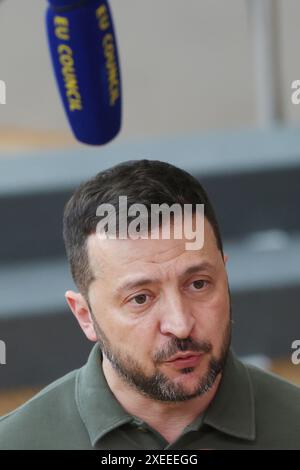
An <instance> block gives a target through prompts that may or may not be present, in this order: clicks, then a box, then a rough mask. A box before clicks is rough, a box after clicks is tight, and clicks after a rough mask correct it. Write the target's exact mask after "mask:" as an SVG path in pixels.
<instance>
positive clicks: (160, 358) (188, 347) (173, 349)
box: [154, 338, 212, 363]
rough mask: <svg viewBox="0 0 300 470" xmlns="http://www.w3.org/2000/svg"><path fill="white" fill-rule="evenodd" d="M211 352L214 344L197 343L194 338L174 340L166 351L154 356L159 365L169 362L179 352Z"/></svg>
mask: <svg viewBox="0 0 300 470" xmlns="http://www.w3.org/2000/svg"><path fill="white" fill-rule="evenodd" d="M211 350H212V344H211V342H210V341H204V340H199V341H195V340H194V339H192V338H185V339H179V338H174V339H173V340H171V341H170V343H169V344H168V346H167V348H166V349H164V350H163V351H159V352H157V353H156V354H155V355H154V361H155V362H158V363H160V362H164V361H167V360H168V359H170V358H171V357H172V356H174V355H175V354H176V353H178V352H184V351H193V352H198V353H209V352H211Z"/></svg>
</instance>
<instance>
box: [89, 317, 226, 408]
mask: <svg viewBox="0 0 300 470" xmlns="http://www.w3.org/2000/svg"><path fill="white" fill-rule="evenodd" d="M92 317H93V320H94V327H95V331H96V333H97V338H98V342H99V345H100V348H101V350H102V353H103V354H105V356H106V357H107V359H108V360H109V361H110V363H111V365H112V367H113V368H114V369H115V371H116V372H117V373H118V375H119V376H120V377H121V378H122V379H123V380H124V381H125V382H126V383H127V384H129V385H131V386H133V387H134V388H135V389H136V390H137V391H139V392H140V393H142V394H143V395H144V396H146V397H148V398H151V399H152V400H156V401H163V402H169V403H174V402H182V401H187V400H190V399H192V398H196V397H199V396H201V395H203V394H205V393H206V392H207V391H208V390H210V389H211V388H212V386H213V384H214V383H215V380H216V378H217V376H218V375H219V373H220V372H222V371H223V368H224V366H225V363H226V359H227V355H228V351H229V347H230V342H231V309H230V319H229V321H228V324H227V327H226V329H225V332H224V335H223V343H222V349H221V353H220V356H219V357H218V358H217V357H214V356H212V357H211V359H210V362H209V365H208V371H207V373H206V374H205V375H204V376H202V377H201V379H200V380H199V383H198V385H197V387H196V390H195V391H194V392H193V393H186V392H185V391H184V388H183V387H182V386H181V385H180V384H174V383H173V382H172V380H170V379H169V378H168V377H167V376H166V375H165V374H163V373H162V372H160V371H159V370H158V369H157V371H156V372H154V373H153V374H152V375H151V376H147V375H145V374H144V372H143V369H142V367H141V366H140V364H139V363H138V362H137V361H136V360H135V359H133V358H132V357H131V356H129V355H125V356H122V354H121V353H120V352H119V351H118V350H117V349H113V348H112V347H111V345H110V343H109V340H108V338H107V337H106V335H105V333H104V332H103V330H102V329H101V328H100V326H99V324H98V323H97V322H96V320H95V318H94V316H93V315H92ZM186 350H189V351H197V352H204V353H210V352H211V350H212V345H211V343H209V342H206V341H194V340H193V339H191V338H186V339H179V338H176V337H175V338H173V339H172V340H171V342H170V343H169V344H168V350H167V351H164V352H163V353H158V354H156V356H155V358H154V362H155V363H157V364H159V363H161V362H163V361H164V360H168V359H169V358H170V357H172V356H173V355H174V354H176V353H177V352H180V351H186ZM193 371H194V368H193V367H188V368H183V369H181V370H180V372H181V373H182V374H189V373H191V372H193Z"/></svg>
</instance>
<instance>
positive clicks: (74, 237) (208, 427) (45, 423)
mask: <svg viewBox="0 0 300 470" xmlns="http://www.w3.org/2000/svg"><path fill="white" fill-rule="evenodd" d="M124 196H126V197H127V204H128V206H129V207H130V206H132V205H133V204H139V206H138V207H139V209H140V210H141V207H146V208H147V209H150V208H152V206H153V205H155V204H159V205H161V204H165V205H167V206H168V207H170V206H172V205H173V204H177V205H178V206H179V207H180V208H183V207H186V206H188V207H189V208H192V211H191V212H190V215H191V217H192V226H193V227H195V226H196V231H195V232H194V234H195V235H197V233H198V231H199V230H202V231H203V235H204V237H203V243H202V244H201V247H199V248H198V249H196V250H195V249H187V241H188V240H189V241H190V238H189V236H188V232H186V231H185V228H186V226H187V224H188V220H186V219H184V218H182V217H181V219H180V217H179V215H180V214H179V213H178V212H177V213H175V211H174V214H173V216H172V217H170V218H169V222H170V226H171V228H172V229H173V230H170V231H169V234H170V236H169V237H165V238H164V237H163V232H162V230H163V229H164V228H165V226H164V224H166V223H167V219H163V217H162V216H160V218H159V219H158V220H159V222H158V225H157V224H156V226H155V224H153V226H152V224H151V220H149V222H150V224H149V225H148V226H147V224H146V225H144V226H143V227H144V228H143V230H142V229H141V226H142V225H143V224H142V223H140V226H139V229H138V230H137V231H136V232H135V236H133V237H129V236H128V234H129V231H130V230H129V227H130V228H132V226H130V224H131V223H132V222H133V216H132V214H133V212H131V215H130V213H129V211H128V217H127V218H126V220H125V223H126V235H127V236H125V237H124V236H122V237H121V235H120V234H121V229H122V230H123V235H124V227H123V228H122V223H123V225H124V217H123V219H122V218H121V215H120V214H121V213H120V207H119V206H118V204H119V201H120V197H124ZM103 204H106V206H104V207H105V208H106V209H108V208H109V207H113V208H115V209H116V210H115V215H117V220H116V221H115V223H114V224H112V227H114V228H115V233H114V235H116V236H112V235H113V230H112V231H109V222H111V218H112V216H113V212H112V215H111V216H110V218H109V217H107V220H106V222H107V223H106V229H105V232H103V230H102V232H101V231H99V230H98V228H99V221H100V220H101V221H102V222H103V220H104V216H105V213H104V212H105V211H104V212H103V211H101V205H103ZM201 204H203V205H204V215H205V217H204V219H203V218H202V225H200V226H198V227H197V225H196V222H197V221H199V220H200V219H198V218H197V215H198V212H197V211H198V208H199V207H198V206H200V205H201ZM109 205H110V206H109ZM99 208H100V209H99ZM99 214H101V215H102V216H103V217H102V218H101V217H100V216H99ZM149 214H151V212H149ZM149 217H150V216H149ZM150 218H151V217H150ZM121 219H122V220H121ZM180 221H181V222H182V224H183V225H182V227H181V228H182V231H181V235H182V236H181V237H178V236H175V226H176V224H177V222H180ZM144 222H145V220H144ZM145 227H146V229H145ZM157 228H158V232H156V235H157V233H158V235H159V236H156V237H151V235H152V233H154V229H157ZM127 229H128V233H127ZM190 229H191V226H190ZM145 232H147V233H145ZM147 235H148V236H147ZM177 235H178V233H177ZM64 239H65V244H66V251H67V255H68V259H69V262H70V266H71V271H72V275H73V278H74V280H75V283H76V284H77V287H78V290H79V292H73V291H67V292H66V300H67V302H68V304H69V306H70V308H71V310H72V312H73V313H74V315H75V317H76V318H77V320H78V322H79V325H80V327H81V328H82V330H83V331H84V333H85V335H86V336H87V338H88V339H89V340H91V341H93V342H95V343H96V345H95V346H94V348H93V350H92V352H91V355H90V357H89V359H88V362H87V364H86V365H85V366H84V367H83V368H81V369H79V370H77V371H73V372H71V373H69V374H68V375H66V376H65V377H63V378H61V379H60V380H58V381H57V382H55V383H53V384H51V385H50V386H48V387H47V388H46V389H44V390H43V391H42V392H40V393H39V394H38V395H37V396H36V397H34V398H33V399H32V400H30V401H29V402H28V403H27V404H25V405H23V406H22V407H20V408H19V409H18V410H16V411H14V412H12V413H10V414H9V415H7V416H6V417H4V418H2V419H1V420H0V448H2V449H3V448H5V449H107V450H112V449H259V448H265V449H271V448H273V449H278V448H297V449H300V389H299V388H298V387H296V386H293V385H291V384H289V383H287V382H285V381H283V380H281V379H279V378H277V377H275V376H273V375H271V374H268V373H265V372H263V371H261V370H259V369H257V368H255V367H251V366H246V365H243V364H242V363H241V362H240V361H239V360H238V359H237V358H236V357H235V355H234V353H233V352H232V351H231V349H230V338H231V308H230V292H229V286H228V279H227V274H226V268H225V264H226V259H227V258H226V256H224V255H223V247H222V241H221V235H220V231H219V227H218V223H217V220H216V217H215V214H214V211H213V208H212V206H211V204H210V201H209V199H208V197H207V195H206V193H205V191H204V190H203V188H202V187H201V185H200V184H199V182H198V181H197V180H195V179H194V178H193V177H192V176H191V175H189V174H187V173H186V172H184V171H182V170H180V169H178V168H176V167H174V166H172V165H170V164H167V163H162V162H158V161H148V160H141V161H134V162H126V163H123V164H120V165H117V166H115V167H113V168H110V169H108V170H106V171H104V172H102V173H99V174H98V175H97V176H96V177H95V178H93V179H92V180H90V181H88V182H87V183H84V184H83V185H81V186H80V187H79V189H78V190H77V191H76V192H75V194H74V195H73V196H72V198H71V199H70V201H69V202H68V204H67V206H66V208H65V214H64ZM245 268H246V267H245ZM249 321H251V319H249Z"/></svg>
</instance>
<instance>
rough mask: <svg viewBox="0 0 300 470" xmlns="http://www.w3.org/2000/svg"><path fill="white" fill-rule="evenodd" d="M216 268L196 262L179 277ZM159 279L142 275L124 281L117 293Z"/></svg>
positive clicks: (206, 263) (156, 281) (205, 263)
mask: <svg viewBox="0 0 300 470" xmlns="http://www.w3.org/2000/svg"><path fill="white" fill-rule="evenodd" d="M215 270H216V268H215V266H214V265H213V264H211V263H209V262H207V261H205V262H202V263H198V264H194V265H193V266H189V267H188V268H187V269H186V270H185V271H183V273H181V274H180V275H179V278H180V279H182V278H184V277H186V276H190V275H191V274H195V273H199V272H203V271H215ZM158 282H159V279H156V278H149V277H141V278H139V279H133V280H132V281H128V282H124V284H121V285H120V286H119V287H117V288H116V294H117V295H118V294H121V293H122V292H124V291H128V290H131V289H135V288H137V287H141V286H144V285H146V284H155V283H158Z"/></svg>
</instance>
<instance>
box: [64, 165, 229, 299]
mask: <svg viewBox="0 0 300 470" xmlns="http://www.w3.org/2000/svg"><path fill="white" fill-rule="evenodd" d="M119 196H127V203H128V206H129V205H130V204H135V203H141V204H144V205H145V206H146V207H147V208H150V205H151V204H162V203H166V204H168V205H172V204H174V203H179V204H180V205H182V206H183V204H193V207H194V204H204V214H205V217H206V218H207V220H208V221H209V222H210V224H211V226H212V229H213V231H214V234H215V237H216V241H217V246H218V249H219V250H220V251H221V253H222V256H223V246H222V239H221V234H220V229H219V225H218V222H217V219H216V216H215V212H214V209H213V207H212V205H211V203H210V201H209V199H208V196H207V194H206V192H205V190H204V189H203V187H202V186H201V184H200V183H199V181H198V180H197V179H196V178H194V177H193V176H192V175H190V174H189V173H187V172H186V171H184V170H182V169H180V168H177V167H176V166H174V165H171V164H170V163H166V162H161V161H157V160H146V159H143V160H130V161H127V162H124V163H120V164H118V165H116V166H113V167H111V168H108V169H107V170H104V171H101V172H100V173H98V174H97V175H96V176H95V177H94V178H92V179H90V180H88V181H87V182H85V183H83V184H81V185H80V186H79V188H78V189H77V190H76V191H75V193H74V194H73V195H72V197H71V198H70V200H69V201H68V202H67V204H66V207H65V211H64V220H63V235H64V241H65V247H66V252H67V257H68V260H69V263H70V268H71V273H72V276H73V279H74V281H75V283H76V285H77V287H78V289H79V291H80V292H81V293H82V294H83V295H84V296H85V297H86V298H87V292H88V288H89V285H90V283H91V282H92V280H93V279H94V277H93V273H92V270H91V268H90V266H89V259H88V252H87V245H86V243H87V238H88V236H89V235H90V234H92V233H95V232H96V227H97V224H98V222H99V220H100V217H99V216H97V215H96V211H97V208H98V206H99V205H100V204H104V203H108V204H112V205H113V206H114V207H115V209H116V210H117V208H118V204H119Z"/></svg>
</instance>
